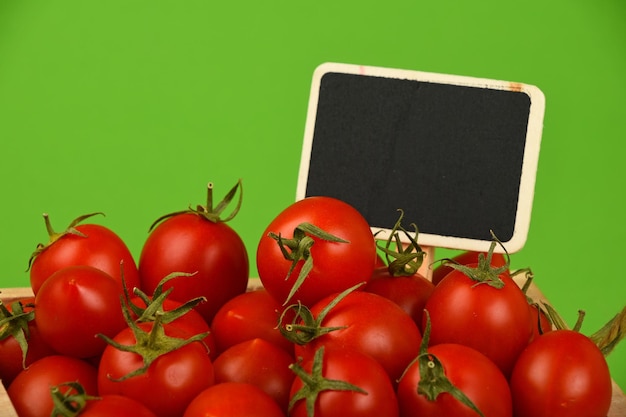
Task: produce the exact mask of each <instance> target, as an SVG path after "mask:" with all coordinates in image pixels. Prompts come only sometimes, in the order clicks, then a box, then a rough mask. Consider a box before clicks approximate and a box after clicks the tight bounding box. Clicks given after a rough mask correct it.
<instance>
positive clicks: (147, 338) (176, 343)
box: [97, 296, 209, 382]
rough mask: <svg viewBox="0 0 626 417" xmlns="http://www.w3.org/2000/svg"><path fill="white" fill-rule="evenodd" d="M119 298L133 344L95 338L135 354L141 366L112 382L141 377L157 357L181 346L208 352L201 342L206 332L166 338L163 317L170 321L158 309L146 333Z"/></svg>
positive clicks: (101, 336) (122, 297)
mask: <svg viewBox="0 0 626 417" xmlns="http://www.w3.org/2000/svg"><path fill="white" fill-rule="evenodd" d="M120 298H121V300H122V305H123V307H122V312H123V313H124V319H125V320H126V323H127V324H128V327H129V328H130V329H131V331H132V333H133V336H134V337H135V344H134V345H123V344H121V343H118V342H116V341H115V340H113V339H112V338H110V337H108V336H107V335H104V334H102V333H98V335H97V336H98V337H100V338H101V339H103V340H104V341H105V342H107V343H108V344H109V345H111V346H113V347H114V348H116V349H118V350H121V351H124V352H130V353H135V354H137V355H139V356H141V358H142V360H143V365H142V366H141V367H139V368H137V369H135V370H134V371H131V372H129V373H128V374H126V375H123V376H121V377H120V378H112V377H111V379H112V380H114V381H118V382H119V381H124V380H126V379H128V378H132V377H134V376H137V375H142V374H144V373H145V372H146V371H147V370H148V368H149V367H150V365H152V363H153V362H154V361H155V360H157V359H158V358H159V357H161V356H163V355H166V354H168V353H170V352H173V351H175V350H177V349H180V348H182V347H183V346H186V345H188V344H190V343H193V342H200V343H202V345H203V346H205V348H206V349H207V351H208V347H207V346H206V344H205V343H204V341H203V339H204V338H205V337H207V336H208V334H209V333H208V332H204V333H199V334H196V335H193V336H191V337H188V338H179V337H171V336H168V335H167V334H165V329H164V325H165V324H166V323H164V317H165V320H169V319H171V316H167V313H165V312H163V311H159V310H158V309H157V310H155V311H154V319H153V320H152V321H151V323H152V326H151V328H150V329H149V330H148V331H146V330H144V329H142V328H141V326H139V324H138V323H137V322H136V321H135V320H133V318H132V317H131V311H130V307H129V306H128V305H127V303H126V302H125V300H124V296H121V297H120Z"/></svg>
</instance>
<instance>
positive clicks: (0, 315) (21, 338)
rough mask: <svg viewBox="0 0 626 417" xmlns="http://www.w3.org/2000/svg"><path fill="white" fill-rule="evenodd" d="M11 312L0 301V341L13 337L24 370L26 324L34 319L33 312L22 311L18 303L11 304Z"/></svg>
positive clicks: (26, 345) (28, 334)
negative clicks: (19, 352)
mask: <svg viewBox="0 0 626 417" xmlns="http://www.w3.org/2000/svg"><path fill="white" fill-rule="evenodd" d="M11 310H12V311H9V309H7V308H6V306H5V305H4V303H3V302H2V301H1V300H0V340H4V339H7V338H9V337H13V338H14V339H15V341H16V342H17V344H18V345H19V347H20V349H21V351H22V368H26V355H27V354H28V338H29V336H30V331H29V328H28V323H29V322H31V321H33V320H34V319H35V310H30V311H24V306H23V305H22V303H21V302H20V301H15V302H14V303H12V304H11Z"/></svg>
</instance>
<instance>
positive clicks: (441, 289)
mask: <svg viewBox="0 0 626 417" xmlns="http://www.w3.org/2000/svg"><path fill="white" fill-rule="evenodd" d="M500 278H501V279H502V281H503V282H504V286H503V287H502V288H494V287H492V286H490V285H488V284H486V283H481V284H477V282H476V281H473V280H472V279H471V278H469V277H467V276H466V275H465V274H464V273H462V272H460V271H453V272H451V273H449V274H448V275H447V276H446V277H445V278H444V279H443V280H442V281H441V282H440V283H439V284H438V285H437V286H436V287H435V290H434V291H433V292H432V294H431V295H430V298H429V299H428V301H427V302H426V306H425V309H426V310H427V311H428V313H429V316H430V321H431V326H432V328H431V334H430V345H437V344H441V343H459V344H464V345H467V346H469V347H472V348H474V349H476V350H478V351H479V352H482V353H483V354H485V355H486V356H487V357H488V358H490V359H491V360H492V361H493V362H495V363H496V365H498V367H499V368H500V369H501V370H502V372H503V373H504V375H505V376H507V377H508V376H509V375H510V374H511V370H512V369H513V365H514V364H515V361H516V360H517V357H518V356H519V354H520V353H521V352H522V350H524V348H525V347H526V346H527V345H528V343H529V342H530V339H531V337H532V329H531V318H530V310H529V308H528V301H527V299H526V295H525V294H524V293H523V292H522V291H521V289H520V288H519V287H518V286H517V284H516V283H515V281H513V279H512V278H511V277H510V276H509V274H508V273H503V274H501V275H500ZM424 320H426V318H424Z"/></svg>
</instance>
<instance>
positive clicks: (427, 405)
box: [397, 343, 558, 417]
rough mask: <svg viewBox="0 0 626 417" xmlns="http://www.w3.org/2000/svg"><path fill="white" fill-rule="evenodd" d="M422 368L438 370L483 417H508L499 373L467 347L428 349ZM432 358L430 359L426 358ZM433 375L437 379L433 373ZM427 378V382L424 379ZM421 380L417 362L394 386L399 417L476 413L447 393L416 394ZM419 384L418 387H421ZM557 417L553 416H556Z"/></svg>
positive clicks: (506, 390) (463, 416) (508, 401)
mask: <svg viewBox="0 0 626 417" xmlns="http://www.w3.org/2000/svg"><path fill="white" fill-rule="evenodd" d="M427 355H429V357H428V358H424V359H427V360H428V361H430V362H429V363H428V362H427V366H426V368H427V369H429V371H430V372H435V367H436V366H439V365H437V364H436V362H434V361H433V359H432V357H433V356H434V357H436V358H437V360H438V362H439V364H440V366H441V368H442V371H443V373H444V375H445V378H447V380H448V381H449V382H450V383H451V384H452V385H453V386H455V387H456V388H457V389H458V390H460V391H461V392H462V393H463V394H464V395H465V396H466V397H467V398H469V400H470V401H471V403H473V404H474V406H475V407H476V408H477V409H478V410H480V411H481V412H482V414H483V415H484V417H507V416H508V417H510V416H511V415H512V402H511V391H510V389H509V385H508V382H507V380H506V378H505V377H504V375H503V374H502V372H501V371H500V369H499V368H498V367H497V366H496V365H495V364H494V363H493V362H492V361H491V360H490V359H489V358H487V357H486V356H485V355H483V354H482V353H480V352H478V351H477V350H475V349H472V348H470V347H467V346H464V345H459V344H453V343H444V344H440V345H435V346H431V347H430V348H428V353H427ZM430 355H432V356H430ZM428 365H430V366H428ZM433 375H437V376H438V377H440V375H438V374H435V373H433ZM426 377H427V378H426ZM431 378H432V375H426V376H425V379H424V381H423V382H426V383H428V382H430V383H431V384H432V385H435V384H437V386H441V382H440V380H435V379H434V378H433V379H432V380H431ZM421 380H422V376H421V374H420V362H419V361H415V362H413V363H411V365H410V366H409V367H408V368H407V370H406V372H405V374H404V375H403V376H402V378H401V379H400V381H399V382H398V389H397V394H398V404H399V406H400V416H402V417H441V416H455V417H476V416H477V415H478V413H477V412H476V411H475V410H473V409H472V408H470V407H469V406H468V405H465V404H463V403H462V402H460V401H459V400H458V399H457V398H455V397H454V396H453V395H452V394H451V393H450V392H442V393H440V394H438V395H436V397H435V398H432V399H430V398H428V396H427V395H425V394H423V393H421V392H419V391H418V384H420V381H421ZM423 382H422V383H423ZM556 415H558V414H554V416H556Z"/></svg>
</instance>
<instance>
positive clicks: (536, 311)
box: [528, 303, 553, 341]
mask: <svg viewBox="0 0 626 417" xmlns="http://www.w3.org/2000/svg"><path fill="white" fill-rule="evenodd" d="M528 307H529V308H530V323H531V326H532V329H533V333H532V337H531V341H532V340H535V339H536V338H537V337H539V336H541V335H542V334H544V333H547V332H551V331H552V330H553V328H552V322H551V321H550V319H549V318H548V315H547V314H546V312H545V311H543V309H542V308H541V307H540V306H539V305H538V304H537V303H531V304H528Z"/></svg>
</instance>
